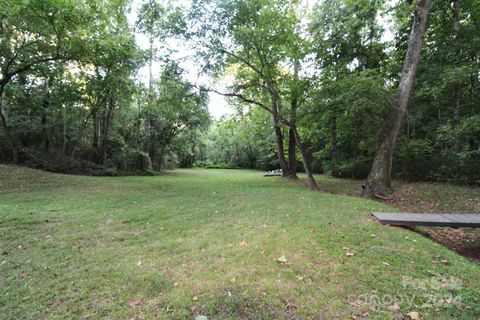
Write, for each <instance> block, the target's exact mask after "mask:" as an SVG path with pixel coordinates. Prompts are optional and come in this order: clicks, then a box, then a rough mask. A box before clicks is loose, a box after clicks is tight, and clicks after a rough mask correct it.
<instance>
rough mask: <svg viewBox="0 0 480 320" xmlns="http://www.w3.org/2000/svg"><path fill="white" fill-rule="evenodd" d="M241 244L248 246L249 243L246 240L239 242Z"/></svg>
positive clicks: (241, 245)
mask: <svg viewBox="0 0 480 320" xmlns="http://www.w3.org/2000/svg"><path fill="white" fill-rule="evenodd" d="M239 245H240V247H246V246H248V243H247V242H246V241H241V242H240V243H239Z"/></svg>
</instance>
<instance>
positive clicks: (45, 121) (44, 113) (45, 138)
mask: <svg viewBox="0 0 480 320" xmlns="http://www.w3.org/2000/svg"><path fill="white" fill-rule="evenodd" d="M49 82H50V79H49V78H48V77H47V78H45V82H44V84H43V101H42V107H43V110H42V135H43V143H44V149H45V151H46V152H48V149H49V147H50V140H49V137H48V108H49V106H50V93H49Z"/></svg>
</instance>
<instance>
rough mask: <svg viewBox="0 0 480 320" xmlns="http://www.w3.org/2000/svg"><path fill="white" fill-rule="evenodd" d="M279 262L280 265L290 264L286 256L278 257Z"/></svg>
mask: <svg viewBox="0 0 480 320" xmlns="http://www.w3.org/2000/svg"><path fill="white" fill-rule="evenodd" d="M277 261H278V262H280V263H287V262H288V260H287V258H286V257H285V256H280V257H278V258H277Z"/></svg>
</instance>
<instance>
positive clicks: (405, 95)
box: [363, 0, 431, 197]
mask: <svg viewBox="0 0 480 320" xmlns="http://www.w3.org/2000/svg"><path fill="white" fill-rule="evenodd" d="M430 3H431V0H419V1H418V2H417V5H416V7H415V11H414V18H413V26H412V30H411V32H410V36H409V39H408V48H407V53H406V55H405V60H404V64H403V70H402V75H401V78H400V83H399V86H398V91H397V95H396V99H395V105H394V106H393V108H392V109H391V111H390V113H389V114H388V115H387V118H386V120H385V123H384V127H383V129H382V132H381V135H380V144H379V145H378V147H377V151H376V154H375V158H374V160H373V165H372V168H371V170H370V173H369V175H368V178H367V183H366V186H365V187H364V191H363V194H364V196H367V197H374V196H384V195H388V194H391V193H392V187H391V171H392V157H393V151H394V148H395V143H396V141H397V137H398V134H399V132H400V129H401V126H402V124H403V121H404V118H405V112H406V110H407V106H408V102H409V100H410V97H411V95H412V91H413V86H414V83H415V74H416V71H417V66H418V62H419V60H420V52H421V49H422V45H423V39H424V35H425V30H426V27H427V18H428V11H429V8H430Z"/></svg>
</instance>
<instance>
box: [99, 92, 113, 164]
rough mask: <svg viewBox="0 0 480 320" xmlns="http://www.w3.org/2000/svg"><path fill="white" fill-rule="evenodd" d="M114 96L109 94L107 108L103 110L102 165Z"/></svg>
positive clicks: (105, 160)
mask: <svg viewBox="0 0 480 320" xmlns="http://www.w3.org/2000/svg"><path fill="white" fill-rule="evenodd" d="M114 103H115V102H114V97H113V93H111V94H110V99H109V101H108V108H107V110H106V111H105V119H104V120H105V123H104V125H103V141H102V160H101V161H102V165H105V163H106V162H107V146H108V136H109V132H110V126H111V123H112V117H113V106H114Z"/></svg>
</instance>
